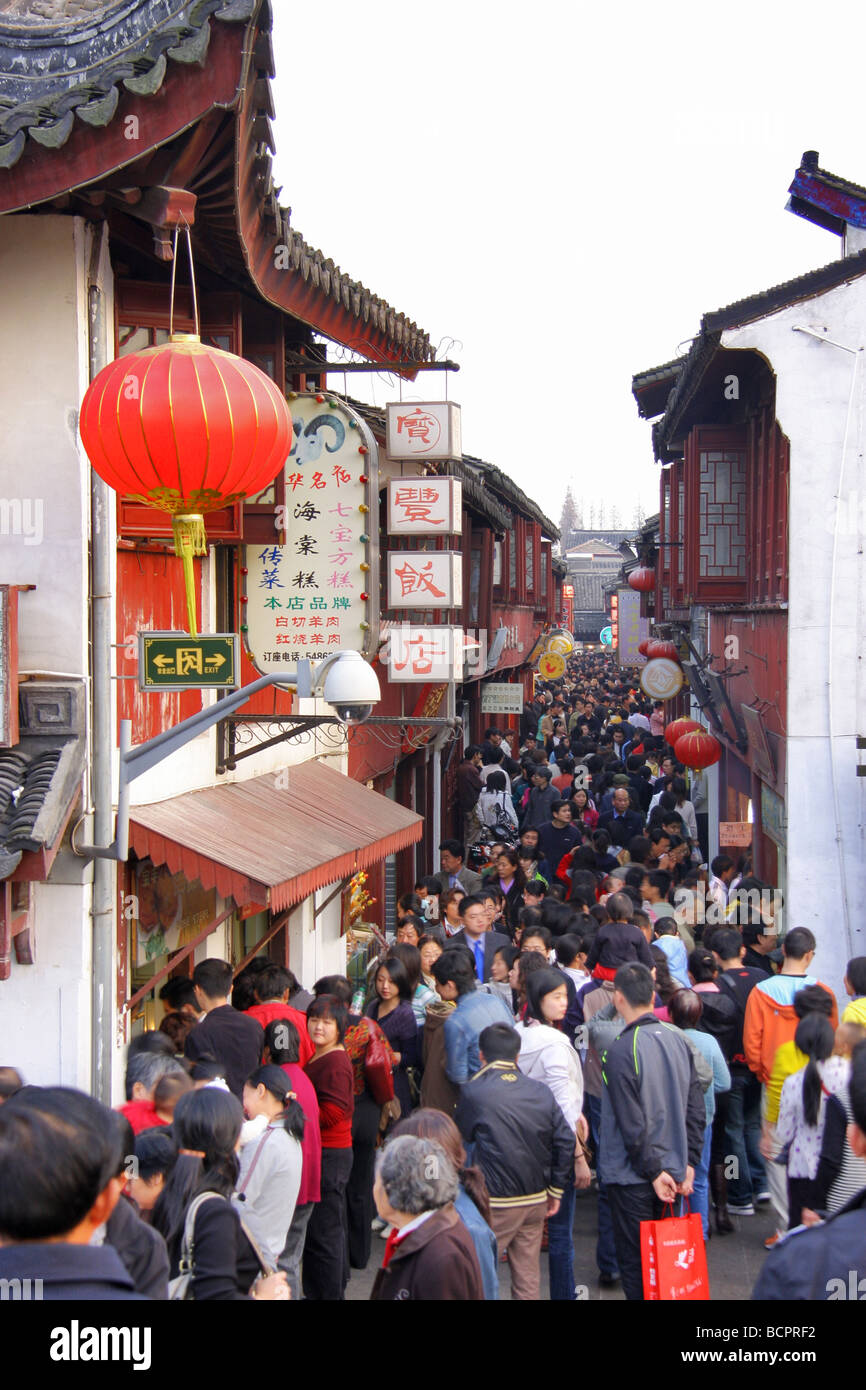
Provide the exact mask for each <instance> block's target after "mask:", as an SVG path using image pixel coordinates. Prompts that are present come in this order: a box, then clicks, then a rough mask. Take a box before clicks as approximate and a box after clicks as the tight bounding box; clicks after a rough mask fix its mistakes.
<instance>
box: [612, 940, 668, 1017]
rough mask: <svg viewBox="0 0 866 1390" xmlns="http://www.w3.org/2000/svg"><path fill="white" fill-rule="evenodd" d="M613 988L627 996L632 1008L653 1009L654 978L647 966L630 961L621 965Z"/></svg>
mask: <svg viewBox="0 0 866 1390" xmlns="http://www.w3.org/2000/svg"><path fill="white" fill-rule="evenodd" d="M660 954H663V953H660ZM613 987H614V989H618V990H619V991H620V993H621V994H624V995H625V998H626V1000H627V1002H628V1003H629V1005H630V1006H631V1008H633V1009H638V1008H641V1007H642V1006H646V1008H648V1009H651V1008H652V1002H653V995H654V986H653V977H652V974H651V972H650V971H649V969H648V968H647V966H645V965H641V963H640V961H636V960H635V961H628V962H627V964H625V965H621V966H620V967H619V969H618V970H617V972H616V974H615V975H614V977H613Z"/></svg>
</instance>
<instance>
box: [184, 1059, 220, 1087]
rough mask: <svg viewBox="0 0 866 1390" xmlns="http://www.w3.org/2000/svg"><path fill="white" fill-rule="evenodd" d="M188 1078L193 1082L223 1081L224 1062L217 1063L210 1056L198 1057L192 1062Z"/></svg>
mask: <svg viewBox="0 0 866 1390" xmlns="http://www.w3.org/2000/svg"><path fill="white" fill-rule="evenodd" d="M189 1074H190V1077H191V1079H192V1080H193V1081H217V1080H219V1079H222V1080H223V1081H225V1078H226V1068H225V1062H218V1061H217V1059H216V1058H215V1057H211V1056H210V1055H208V1056H206V1057H199V1058H198V1060H197V1061H195V1062H193V1064H192V1066H191V1068H190V1073H189Z"/></svg>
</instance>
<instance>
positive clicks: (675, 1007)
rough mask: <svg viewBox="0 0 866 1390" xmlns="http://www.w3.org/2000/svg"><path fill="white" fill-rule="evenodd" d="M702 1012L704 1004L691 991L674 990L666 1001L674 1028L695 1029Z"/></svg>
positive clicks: (697, 995)
mask: <svg viewBox="0 0 866 1390" xmlns="http://www.w3.org/2000/svg"><path fill="white" fill-rule="evenodd" d="M692 954H693V955H694V954H695V953H694V952H692ZM703 1012H704V1002H703V1000H702V999H701V996H700V995H699V994H696V993H695V991H694V990H693V989H678V990H675V991H674V993H673V994H672V995H671V997H670V999H669V1000H668V1013H669V1014H670V1020H671V1023H672V1024H673V1025H674V1027H676V1028H697V1026H698V1024H699V1023H700V1021H701V1016H702V1014H703Z"/></svg>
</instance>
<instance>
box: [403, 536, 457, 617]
mask: <svg viewBox="0 0 866 1390" xmlns="http://www.w3.org/2000/svg"><path fill="white" fill-rule="evenodd" d="M462 604H463V557H462V556H461V555H459V554H458V553H457V552H456V551H453V550H389V551H388V607H389V608H460V607H461V606H462Z"/></svg>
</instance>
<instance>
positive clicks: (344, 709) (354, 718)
mask: <svg viewBox="0 0 866 1390" xmlns="http://www.w3.org/2000/svg"><path fill="white" fill-rule="evenodd" d="M334 709H335V710H336V712H337V718H338V719H340V720H342V722H343V723H344V724H363V723H364V721H365V720H367V719H369V718H370V715H371V714H372V713H373V706H372V705H348V704H345V703H344V704H341V705H335V706H334Z"/></svg>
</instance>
